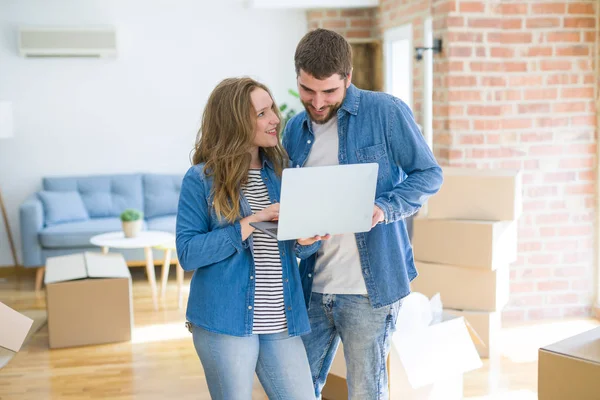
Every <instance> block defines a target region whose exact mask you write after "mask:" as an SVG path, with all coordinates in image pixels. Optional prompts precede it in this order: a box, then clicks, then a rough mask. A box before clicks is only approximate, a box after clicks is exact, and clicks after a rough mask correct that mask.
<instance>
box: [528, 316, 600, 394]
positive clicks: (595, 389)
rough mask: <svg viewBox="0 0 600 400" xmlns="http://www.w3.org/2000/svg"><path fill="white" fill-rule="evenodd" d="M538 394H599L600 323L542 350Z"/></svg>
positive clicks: (540, 353) (539, 364)
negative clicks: (593, 327) (599, 325)
mask: <svg viewBox="0 0 600 400" xmlns="http://www.w3.org/2000/svg"><path fill="white" fill-rule="evenodd" d="M538 398H539V399H540V400H563V399H577V400H596V399H598V398H600V327H598V328H595V329H592V330H590V331H587V332H584V333H581V334H579V335H576V336H573V337H570V338H568V339H565V340H563V341H560V342H558V343H554V344H551V345H549V346H545V347H542V348H541V349H540V350H539V361H538Z"/></svg>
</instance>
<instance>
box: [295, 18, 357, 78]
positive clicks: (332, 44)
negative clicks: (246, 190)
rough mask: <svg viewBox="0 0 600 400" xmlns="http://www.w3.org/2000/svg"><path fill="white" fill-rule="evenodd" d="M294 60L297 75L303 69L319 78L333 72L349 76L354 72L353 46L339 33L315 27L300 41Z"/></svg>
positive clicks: (328, 75)
mask: <svg viewBox="0 0 600 400" xmlns="http://www.w3.org/2000/svg"><path fill="white" fill-rule="evenodd" d="M294 62H295V64H296V75H297V76H298V75H300V70H303V71H304V72H306V73H308V74H310V75H312V76H313V77H315V78H317V79H327V78H329V77H330V76H332V75H333V74H340V76H341V77H342V78H347V77H348V76H349V75H350V73H351V72H352V47H350V44H349V43H348V42H347V41H346V39H344V37H343V36H342V35H340V34H339V33H336V32H333V31H330V30H327V29H315V30H314V31H311V32H308V33H307V34H306V35H304V37H303V38H302V39H301V40H300V43H298V46H297V47H296V54H295V55H294Z"/></svg>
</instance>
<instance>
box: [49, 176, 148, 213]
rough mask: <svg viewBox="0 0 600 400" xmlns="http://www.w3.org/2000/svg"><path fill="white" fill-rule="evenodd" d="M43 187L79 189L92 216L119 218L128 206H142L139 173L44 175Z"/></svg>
mask: <svg viewBox="0 0 600 400" xmlns="http://www.w3.org/2000/svg"><path fill="white" fill-rule="evenodd" d="M43 187H44V190H46V191H78V192H79V193H80V194H81V198H82V199H83V203H84V204H85V208H86V209H87V211H88V214H89V216H90V217H91V218H104V217H118V216H119V215H120V214H121V213H122V212H123V211H124V210H125V209H127V208H136V209H139V210H143V209H144V198H143V194H142V176H141V175H140V174H131V175H97V176H81V177H77V176H75V177H62V178H44V180H43Z"/></svg>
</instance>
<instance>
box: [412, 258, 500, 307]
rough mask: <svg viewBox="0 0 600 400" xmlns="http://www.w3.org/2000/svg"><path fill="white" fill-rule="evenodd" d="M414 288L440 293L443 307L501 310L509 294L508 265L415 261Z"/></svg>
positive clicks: (428, 294)
mask: <svg viewBox="0 0 600 400" xmlns="http://www.w3.org/2000/svg"><path fill="white" fill-rule="evenodd" d="M415 266H416V267H417V272H418V274H419V275H418V276H417V277H416V278H415V279H414V280H413V281H412V282H411V288H412V290H413V291H415V292H420V293H423V294H424V295H425V296H428V297H431V296H433V295H434V294H436V293H440V294H441V296H442V299H444V307H446V308H453V309H458V310H473V311H500V310H501V309H502V308H503V307H504V306H505V305H506V303H508V298H509V294H510V286H509V285H510V284H509V269H508V266H507V265H505V266H503V267H500V268H497V269H496V270H494V271H487V270H483V269H479V268H465V267H458V266H454V265H446V264H434V263H423V262H416V263H415Z"/></svg>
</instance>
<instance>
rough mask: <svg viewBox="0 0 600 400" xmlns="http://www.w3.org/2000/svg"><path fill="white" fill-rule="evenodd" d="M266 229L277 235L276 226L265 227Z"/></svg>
mask: <svg viewBox="0 0 600 400" xmlns="http://www.w3.org/2000/svg"><path fill="white" fill-rule="evenodd" d="M266 230H267V231H269V232H271V233H272V234H274V235H277V228H267V229H266Z"/></svg>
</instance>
